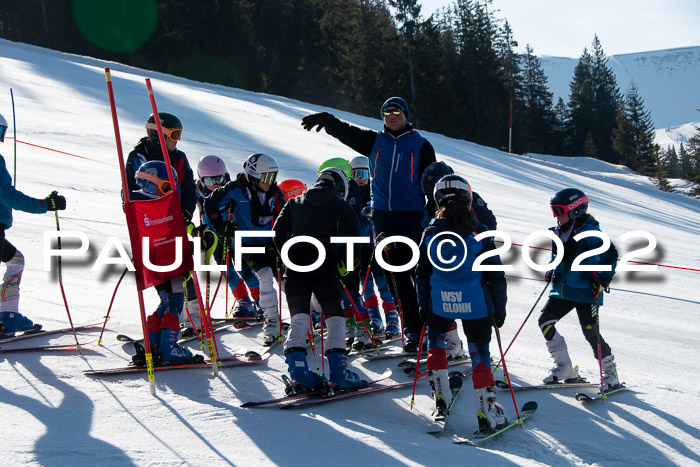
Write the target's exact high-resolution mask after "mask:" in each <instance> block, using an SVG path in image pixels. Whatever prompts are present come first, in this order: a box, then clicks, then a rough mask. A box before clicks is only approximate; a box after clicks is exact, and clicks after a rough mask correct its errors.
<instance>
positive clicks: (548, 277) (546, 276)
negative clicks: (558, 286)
mask: <svg viewBox="0 0 700 467" xmlns="http://www.w3.org/2000/svg"><path fill="white" fill-rule="evenodd" d="M552 274H554V269H550V270H549V271H547V272H545V273H544V280H545V281H547V283H549V282H552Z"/></svg>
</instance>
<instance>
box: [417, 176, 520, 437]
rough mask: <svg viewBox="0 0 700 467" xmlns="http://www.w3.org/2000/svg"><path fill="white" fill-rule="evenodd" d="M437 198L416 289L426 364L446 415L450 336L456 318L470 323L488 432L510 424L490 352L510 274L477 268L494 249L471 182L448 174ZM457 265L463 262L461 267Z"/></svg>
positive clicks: (481, 418) (482, 425) (481, 416)
mask: <svg viewBox="0 0 700 467" xmlns="http://www.w3.org/2000/svg"><path fill="white" fill-rule="evenodd" d="M433 195H434V198H435V203H436V206H437V212H436V215H435V218H434V219H433V220H432V221H431V222H430V225H428V227H427V228H426V229H425V231H424V232H423V238H422V240H421V244H420V260H419V262H418V267H417V271H416V274H417V284H416V289H417V294H418V303H419V306H420V312H421V317H422V318H423V320H424V322H425V323H426V324H427V326H428V329H427V333H426V334H427V337H428V361H427V364H428V369H429V370H430V374H431V380H432V381H431V384H432V387H433V395H434V397H435V405H436V411H437V413H438V414H444V413H446V412H447V410H448V409H447V408H448V407H449V405H450V402H451V393H450V389H449V381H448V375H447V357H446V354H445V336H446V334H447V332H448V330H449V329H450V327H451V325H452V323H453V320H454V319H462V320H463V321H464V323H466V324H465V326H464V329H465V333H466V336H467V342H468V344H469V354H470V357H471V360H472V368H473V369H474V371H473V374H472V381H473V384H474V389H475V391H476V396H477V419H478V422H479V430H480V431H482V432H489V431H491V430H495V429H497V428H499V427H502V426H504V425H505V424H506V422H507V421H506V417H505V415H504V413H503V409H502V408H501V406H500V405H499V404H498V403H496V397H495V390H494V384H495V382H494V379H493V374H492V372H491V355H490V352H489V342H490V341H491V326H496V327H501V326H502V325H503V322H504V321H505V317H506V299H507V297H506V280H505V274H504V273H503V272H502V271H484V272H480V271H473V270H472V267H473V264H474V261H475V260H476V258H477V257H478V256H480V255H481V254H482V253H485V252H488V251H491V250H493V249H494V248H495V247H494V244H493V240H492V239H491V238H487V239H485V240H482V241H480V242H477V241H476V240H475V239H474V234H473V232H474V219H473V216H472V214H471V212H470V205H471V199H472V198H471V189H470V187H469V184H468V183H467V181H466V180H465V179H463V178H462V177H459V176H457V175H446V176H444V177H442V178H441V179H440V180H438V182H437V183H436V184H435V190H434V193H433ZM441 238H444V239H446V241H444V242H443V241H442V240H441ZM455 239H457V240H456V241H455ZM444 258H452V259H448V260H445V259H444ZM450 261H453V262H452V263H451V262H450ZM459 261H461V262H459ZM456 262H459V264H457V266H455V265H454V263H456ZM483 263H484V264H492V265H500V264H501V261H500V259H499V257H498V256H497V255H496V256H491V257H489V258H487V259H485V260H484V262H483Z"/></svg>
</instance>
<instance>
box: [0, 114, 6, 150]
mask: <svg viewBox="0 0 700 467" xmlns="http://www.w3.org/2000/svg"><path fill="white" fill-rule="evenodd" d="M5 133H7V120H5V117H3V116H2V114H0V143H4V142H5Z"/></svg>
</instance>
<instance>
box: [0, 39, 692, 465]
mask: <svg viewBox="0 0 700 467" xmlns="http://www.w3.org/2000/svg"><path fill="white" fill-rule="evenodd" d="M105 66H109V67H110V68H111V69H112V75H113V80H114V88H115V94H116V101H117V105H118V114H119V118H120V124H121V131H122V137H123V146H124V150H125V151H128V150H129V149H130V148H131V147H132V145H133V144H135V143H136V141H137V140H138V139H139V138H140V137H141V136H142V135H143V134H144V127H143V125H144V121H145V119H146V117H147V116H148V115H149V114H150V106H149V102H148V97H147V94H146V87H145V84H144V78H145V77H150V78H151V79H152V82H153V88H154V91H155V95H156V101H157V103H158V106H159V109H160V110H161V111H169V112H173V113H175V114H177V115H178V116H180V117H181V119H182V120H183V122H184V126H185V129H184V134H183V141H182V142H181V143H180V148H181V149H182V150H184V151H185V152H186V153H187V154H188V156H189V159H190V162H191V163H192V164H193V165H196V162H197V160H198V159H199V158H200V157H202V156H204V155H207V154H218V155H220V156H221V157H222V158H224V160H225V161H226V163H227V165H228V168H229V171H231V172H236V171H238V170H240V168H241V165H242V163H243V160H244V158H245V157H246V156H247V155H248V154H250V153H253V152H265V153H268V154H270V155H272V156H274V157H275V158H276V159H277V161H278V162H279V165H280V168H281V169H280V178H281V179H284V178H290V177H294V178H300V179H301V180H303V181H305V182H306V183H307V184H308V183H311V182H312V181H313V179H314V172H315V168H316V167H317V165H318V164H319V163H320V162H322V161H323V160H325V159H327V158H329V157H333V156H342V157H347V158H349V157H352V156H353V155H354V154H353V152H352V151H351V150H349V149H348V148H346V147H344V146H343V145H341V144H340V143H338V142H337V141H335V140H334V139H333V138H331V137H329V136H328V135H326V134H325V133H324V132H321V133H315V132H313V133H308V132H306V131H304V130H303V129H302V127H301V125H300V119H301V117H302V116H304V115H306V114H308V113H311V112H317V111H322V110H327V111H331V112H334V113H335V114H336V115H337V116H338V117H339V118H341V119H344V120H346V121H348V122H350V123H353V124H355V125H360V126H364V127H368V128H375V129H376V128H379V127H380V122H379V121H378V120H376V119H370V118H365V117H360V116H356V115H352V114H349V113H345V112H335V111H333V110H332V109H326V108H322V107H319V106H314V105H310V104H305V103H303V102H298V101H293V100H290V99H284V98H279V97H275V96H270V95H265V94H256V93H251V92H244V91H240V90H236V89H228V88H224V87H220V86H211V85H204V84H201V83H196V82H192V81H187V80H183V79H179V78H173V77H170V76H166V75H161V74H156V73H151V72H146V71H143V70H138V69H134V68H129V67H126V66H122V65H120V64H117V63H105V62H103V61H99V60H93V59H90V58H85V57H77V56H71V55H66V54H61V53H56V52H52V51H48V50H45V49H40V48H36V47H31V46H26V45H21V44H13V43H10V42H7V41H0V89H2V90H3V91H2V92H1V93H0V113H2V114H3V115H4V116H5V117H6V118H8V120H11V115H12V113H11V106H10V96H9V92H7V90H8V89H9V88H12V89H13V91H14V94H15V101H16V110H17V138H18V140H19V141H22V143H19V144H18V145H17V187H18V189H20V190H22V191H24V192H25V193H27V194H30V195H32V196H36V197H44V196H46V195H47V194H48V193H49V192H51V191H52V190H53V189H57V190H58V191H59V193H61V194H63V195H65V196H66V198H67V199H68V209H67V210H66V211H62V212H61V213H60V222H61V230H64V231H69V230H72V231H81V232H84V233H85V234H87V236H88V238H89V239H90V250H89V255H88V257H87V258H83V259H75V258H67V257H66V258H64V260H63V275H62V276H63V284H64V286H65V291H66V296H67V300H68V303H69V306H70V312H71V316H72V318H73V321H74V323H76V324H83V323H89V322H94V321H96V320H100V319H102V317H103V316H104V315H105V313H106V311H107V308H108V306H109V302H110V299H111V296H112V293H113V292H114V290H115V286H116V284H117V280H118V278H119V275H120V274H121V272H122V270H121V268H120V267H114V268H111V269H106V270H102V269H99V270H97V271H92V270H91V268H92V265H93V263H94V261H95V259H96V257H97V255H98V254H99V252H100V251H101V249H102V247H103V246H104V245H105V243H106V241H107V238H108V237H117V238H118V239H120V240H121V241H122V242H123V243H124V244H125V245H126V244H128V234H127V230H126V227H125V224H124V215H123V213H122V210H121V201H120V194H119V193H120V188H121V182H120V178H119V169H118V165H117V156H116V150H115V141H114V134H113V130H112V122H111V117H110V112H109V105H108V100H107V89H106V85H105V80H104V67H105ZM377 105H380V103H377ZM9 135H10V136H11V135H12V128H11V129H10V132H9ZM427 137H428V138H429V139H430V141H431V142H432V143H433V145H434V146H435V149H436V151H437V153H438V157H439V159H442V160H445V161H447V162H448V163H449V164H451V165H452V166H453V167H454V168H455V169H456V171H457V173H459V174H461V175H464V176H465V177H466V178H467V179H468V180H469V181H470V182H471V184H472V187H473V189H474V190H475V191H478V192H479V194H480V195H482V197H483V198H484V199H485V200H486V201H487V202H488V204H489V206H490V207H491V209H493V211H494V212H495V214H496V215H497V216H498V221H499V229H500V230H502V231H503V232H505V233H507V234H508V235H509V236H510V238H511V239H512V240H513V243H514V245H513V247H512V248H511V249H510V252H508V253H505V254H503V255H502V258H503V260H504V262H505V263H507V264H512V265H513V266H514V270H513V271H512V272H509V273H508V280H509V302H508V313H509V314H508V319H507V320H506V324H505V326H504V327H503V329H502V330H501V334H502V336H503V340H504V341H505V342H504V344H506V345H507V344H508V343H509V342H510V341H511V339H512V338H513V336H514V335H515V333H516V331H517V330H518V328H519V327H520V325H521V324H522V323H523V320H524V319H525V317H526V316H527V314H528V312H529V311H530V309H531V308H532V307H533V305H534V303H535V300H536V299H537V296H538V295H539V293H540V292H541V291H542V289H543V287H544V282H543V281H542V280H541V274H538V273H534V272H532V271H531V270H530V269H529V268H528V267H527V266H526V265H525V263H524V262H523V260H522V249H521V247H520V245H522V243H523V241H524V240H525V238H526V237H527V236H528V235H529V234H530V233H532V232H534V231H537V230H541V229H544V228H546V227H548V226H550V225H551V224H552V223H553V219H552V215H551V213H550V211H549V206H548V201H549V198H550V196H551V195H552V194H553V193H554V192H555V191H556V190H558V189H560V188H562V187H565V186H577V187H580V188H582V189H583V190H584V191H585V192H586V193H587V194H588V195H589V196H590V197H591V208H590V211H591V213H592V214H593V215H594V216H595V217H596V218H597V219H598V220H599V221H600V222H601V225H602V227H603V229H604V231H605V232H606V233H607V234H608V235H609V236H610V237H611V238H612V240H613V241H614V242H615V244H616V246H617V248H618V250H619V251H620V253H621V254H626V253H628V252H630V251H632V250H634V249H636V248H640V247H642V246H644V245H645V242H644V241H642V240H641V239H639V238H637V239H630V240H626V241H625V240H622V239H621V236H623V235H624V234H625V233H627V232H629V231H633V230H645V231H648V232H651V233H652V234H654V236H655V238H656V239H657V240H658V246H657V247H656V250H655V251H654V253H653V254H648V255H643V256H638V257H637V258H636V259H637V260H639V261H646V262H652V263H659V264H664V265H666V266H670V267H662V268H659V270H658V271H657V272H651V273H649V272H636V273H635V272H620V273H619V274H618V275H617V276H616V278H615V280H614V281H613V283H612V288H613V291H612V293H611V294H610V295H609V297H606V301H605V303H606V305H605V307H603V309H602V310H601V326H602V331H603V335H604V336H605V339H606V340H607V341H608V342H609V343H610V345H611V346H612V349H613V351H614V353H615V356H616V359H617V362H618V368H619V372H620V375H621V377H622V379H624V380H625V381H626V382H627V384H628V385H629V386H630V387H631V388H632V390H631V391H628V392H624V393H620V394H616V395H614V396H612V397H610V399H609V400H608V401H607V402H605V403H593V404H589V405H582V404H581V403H579V402H577V401H576V400H574V398H573V394H574V391H572V390H568V391H566V392H564V391H562V392H557V393H549V392H536V393H518V394H517V401H518V404H519V405H521V404H522V403H523V402H525V401H526V400H536V401H537V402H538V403H539V406H540V409H539V410H538V412H537V414H536V415H535V416H533V417H532V418H531V419H529V420H528V421H527V423H526V425H525V427H524V429H522V430H517V429H515V430H511V431H510V432H508V433H507V434H505V435H503V436H502V437H501V438H500V439H499V440H498V441H496V442H494V443H492V444H490V445H486V446H484V449H476V448H471V447H466V446H458V445H454V444H453V443H452V438H453V437H457V436H465V435H470V434H471V433H472V432H473V431H474V430H475V429H476V427H477V424H476V418H475V416H474V412H475V402H474V397H473V392H472V390H471V388H470V384H469V381H467V383H466V386H465V391H464V392H465V393H464V394H463V395H462V396H461V397H460V400H459V401H458V402H457V404H456V407H455V411H454V413H453V416H452V417H451V418H450V423H449V426H448V428H447V432H446V433H445V435H444V436H443V437H442V438H440V439H436V438H433V437H432V436H430V435H427V434H426V433H425V431H426V423H425V420H426V416H427V414H428V413H429V411H430V405H431V400H430V389H429V387H428V384H427V382H425V381H423V382H420V383H419V385H418V388H417V396H416V404H415V408H414V409H413V410H411V408H410V406H409V402H410V397H411V391H410V389H399V390H397V391H393V392H387V393H383V394H380V395H375V396H365V397H362V398H358V399H355V400H348V401H342V402H336V403H333V404H329V405H325V406H318V407H316V408H313V409H307V410H301V411H279V410H276V409H258V410H251V409H241V408H240V407H239V406H240V404H241V403H242V402H244V401H248V400H256V399H264V398H270V397H276V396H280V395H282V394H283V387H282V383H281V380H280V375H282V374H284V373H285V372H286V365H285V363H284V359H283V357H282V355H281V350H280V349H279V348H278V349H276V350H275V351H273V355H272V356H271V358H270V359H269V362H268V364H267V365H266V366H259V367H248V368H232V369H224V370H223V371H222V372H221V376H220V377H218V378H215V377H213V376H212V375H211V372H210V371H208V370H205V369H201V370H191V371H174V372H169V373H162V374H161V373H156V385H157V394H158V395H157V397H155V398H154V397H152V396H151V395H150V394H149V391H148V384H147V382H146V378H145V375H135V376H126V377H120V378H102V379H97V378H89V377H86V376H84V375H83V371H85V370H89V369H91V368H94V369H98V368H106V367H113V366H121V365H124V364H126V362H127V361H128V359H129V353H131V352H132V350H131V349H130V348H129V346H122V344H121V343H119V342H117V341H116V339H115V336H116V334H118V333H127V334H131V335H138V334H139V332H140V329H141V326H140V321H139V317H138V305H137V301H136V294H135V287H134V281H133V277H132V276H127V279H125V280H124V282H123V283H122V284H121V286H120V288H119V289H118V291H117V294H116V299H115V305H114V308H113V309H112V313H111V318H110V320H109V321H108V323H107V331H106V332H105V335H104V337H103V344H102V345H101V346H98V345H97V344H96V343H92V344H87V345H85V350H84V351H83V353H82V355H81V354H78V353H76V352H63V353H51V354H40V353H31V354H30V353H0V412H1V413H2V423H0V439H1V440H2V446H3V448H4V449H3V451H4V452H3V458H4V459H5V461H4V462H5V463H6V464H11V465H49V466H51V465H56V466H59V465H60V466H63V465H76V466H80V465H96V464H97V465H110V466H111V465H120V466H121V465H129V464H135V465H161V464H167V465H175V464H178V465H227V464H228V465H241V466H253V465H254V466H260V465H273V464H277V465H328V464H332V465H443V464H445V463H452V464H455V463H459V464H464V463H465V462H466V463H469V464H470V465H510V464H517V465H591V464H593V465H650V466H652V465H653V466H656V465H669V464H676V465H684V466H685V465H692V464H700V443H698V439H700V421H699V420H698V417H697V416H696V414H695V412H696V411H695V410H693V408H694V407H698V406H700V391H699V390H698V374H700V362H699V361H698V358H697V357H698V350H697V349H698V344H699V343H700V342H699V339H700V338H699V337H698V336H699V335H700V313H699V312H698V310H700V307H699V305H700V292H698V283H699V279H700V272H698V269H700V248H699V247H700V201H698V200H693V199H689V198H687V197H684V196H681V195H674V194H670V193H663V192H660V191H658V190H656V189H655V188H654V187H653V186H652V185H651V184H650V183H649V181H648V180H647V179H646V178H644V177H639V176H637V175H634V174H632V173H630V171H629V170H627V169H625V168H622V167H619V166H613V165H610V164H607V163H604V162H601V161H597V160H591V159H583V158H560V157H553V156H533V157H521V156H511V155H508V154H505V153H503V152H500V151H497V150H495V149H491V148H485V147H482V146H478V145H475V144H471V143H467V142H464V141H458V140H454V139H450V138H446V137H443V136H441V135H438V134H431V133H427ZM25 143H29V144H25ZM30 144H31V145H30ZM57 151H60V152H57ZM0 152H2V154H3V156H4V157H5V160H6V161H7V164H8V167H9V168H10V172H11V173H12V169H13V165H14V163H13V142H12V139H9V138H8V139H6V140H5V143H4V144H2V145H0ZM55 229H56V224H55V221H54V218H53V215H51V214H46V215H31V214H26V213H20V212H17V213H16V215H15V223H14V225H13V227H12V228H11V229H10V230H8V231H7V237H8V239H9V240H10V241H11V242H13V243H14V244H15V245H16V246H17V247H18V248H19V249H20V250H21V251H22V252H23V253H24V255H25V257H26V264H27V265H26V269H25V273H24V277H23V282H22V300H21V304H20V310H21V311H22V312H23V313H25V314H27V315H28V316H30V317H31V318H33V319H34V320H36V321H37V322H41V323H43V324H44V326H45V328H47V329H50V328H56V327H64V326H66V325H67V316H66V311H65V308H64V306H63V301H62V298H61V294H60V290H59V286H58V281H57V274H56V265H55V264H54V265H53V268H52V270H51V271H50V272H45V271H43V270H42V263H43V249H44V241H43V237H42V232H44V231H49V232H50V231H55ZM76 246H77V245H76V243H75V242H64V245H63V248H64V249H70V248H75V247H76ZM543 246H546V245H544V244H543ZM530 254H531V256H532V258H533V259H534V260H536V261H538V262H544V261H545V255H544V254H541V253H536V250H532V252H531V253H530ZM680 268H687V269H680ZM217 279H218V277H216V275H214V280H217ZM145 298H146V302H147V304H146V305H147V310H148V311H150V310H152V309H153V307H154V306H155V303H156V300H155V293H153V291H151V290H148V291H146V293H145ZM542 304H543V302H540V303H539V305H538V306H537V310H536V311H535V312H534V313H533V316H532V317H531V318H530V320H529V321H528V322H527V323H526V324H525V326H524V328H523V331H522V332H521V334H520V336H519V337H518V339H517V341H515V343H514V345H513V347H512V348H511V350H510V352H509V354H508V368H509V370H510V372H511V375H512V377H513V380H514V382H516V383H538V382H539V381H540V380H541V378H542V377H544V376H545V375H546V374H547V370H548V369H549V367H550V360H549V356H548V353H547V351H546V348H545V345H544V341H543V338H542V336H541V334H540V331H539V329H538V327H537V324H536V319H537V315H538V310H539V308H540V307H541V306H542ZM230 305H231V300H230V299H229V306H230ZM213 314H214V315H215V316H223V314H224V298H223V297H222V296H221V294H219V297H218V298H217V302H216V304H215V305H214V310H213ZM284 315H285V316H286V315H287V311H286V309H285V310H284ZM558 328H559V330H560V332H561V333H562V334H563V335H564V336H565V337H566V338H567V340H568V344H569V348H570V351H571V355H572V358H573V360H574V361H575V362H576V363H578V364H579V365H580V371H581V373H582V374H583V375H584V376H586V377H588V378H589V379H590V380H593V381H595V379H596V375H597V362H596V360H594V358H593V357H592V355H591V351H590V348H588V346H587V344H586V343H585V341H584V339H583V337H582V335H581V331H580V329H579V326H578V323H577V320H576V317H575V316H567V317H566V318H564V319H563V320H562V322H561V323H560V324H559V325H558ZM256 332H257V331H256V330H251V331H240V332H224V333H222V334H220V336H219V337H220V338H219V350H220V351H221V353H222V354H228V353H229V352H233V351H235V350H238V349H243V348H258V347H259V345H260V336H258V335H256ZM82 336H84V340H86V341H89V340H92V339H95V338H96V337H97V333H96V332H90V333H86V334H82ZM35 340H36V341H38V342H52V343H70V342H71V341H72V337H71V336H63V337H54V338H51V339H48V338H37V339H35ZM491 351H492V354H494V355H496V354H498V347H497V345H496V343H495V340H494V342H493V343H492V347H491ZM395 364H396V361H391V360H384V361H378V362H369V363H363V362H361V361H357V362H354V363H353V366H354V368H355V369H356V370H357V371H359V372H361V373H362V374H363V375H365V376H366V377H368V378H371V377H374V376H376V375H378V374H380V373H381V372H382V371H383V370H384V369H386V368H387V367H390V368H392V369H394V370H395V371H394V375H393V376H392V380H394V381H397V382H399V381H406V380H407V379H406V378H407V377H406V376H404V375H403V374H400V373H399V372H398V369H397V368H396V367H395ZM499 375H500V373H499ZM499 400H500V402H501V403H502V404H503V406H504V407H505V408H506V412H507V415H508V417H509V418H512V417H514V410H513V407H512V402H511V400H510V398H509V396H508V394H507V393H505V392H504V393H499Z"/></svg>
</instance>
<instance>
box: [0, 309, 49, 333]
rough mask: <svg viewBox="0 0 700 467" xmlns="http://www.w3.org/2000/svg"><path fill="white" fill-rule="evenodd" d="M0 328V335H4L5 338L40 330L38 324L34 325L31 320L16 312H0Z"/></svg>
mask: <svg viewBox="0 0 700 467" xmlns="http://www.w3.org/2000/svg"><path fill="white" fill-rule="evenodd" d="M0 326H2V329H0V333H1V334H4V335H5V337H11V336H14V335H15V333H16V332H22V331H28V332H30V333H31V332H37V331H39V330H41V325H40V324H37V325H34V323H33V322H32V320H31V319H29V318H27V317H25V316H23V315H22V313H18V312H16V311H2V312H0ZM36 326H38V328H37V327H36Z"/></svg>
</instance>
